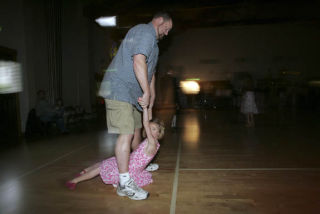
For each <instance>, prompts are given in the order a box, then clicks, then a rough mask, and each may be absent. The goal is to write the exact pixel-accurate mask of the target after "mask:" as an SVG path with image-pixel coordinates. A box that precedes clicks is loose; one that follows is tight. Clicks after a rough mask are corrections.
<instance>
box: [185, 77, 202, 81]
mask: <svg viewBox="0 0 320 214" xmlns="http://www.w3.org/2000/svg"><path fill="white" fill-rule="evenodd" d="M186 80H187V81H200V78H189V79H186Z"/></svg>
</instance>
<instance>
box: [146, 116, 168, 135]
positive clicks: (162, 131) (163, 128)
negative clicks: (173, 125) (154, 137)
mask: <svg viewBox="0 0 320 214" xmlns="http://www.w3.org/2000/svg"><path fill="white" fill-rule="evenodd" d="M150 123H155V124H157V125H158V126H159V140H160V139H162V138H163V136H164V130H165V127H164V122H163V121H162V120H160V119H158V118H154V119H152V120H150ZM142 137H143V138H146V137H147V134H146V130H144V129H143V131H142Z"/></svg>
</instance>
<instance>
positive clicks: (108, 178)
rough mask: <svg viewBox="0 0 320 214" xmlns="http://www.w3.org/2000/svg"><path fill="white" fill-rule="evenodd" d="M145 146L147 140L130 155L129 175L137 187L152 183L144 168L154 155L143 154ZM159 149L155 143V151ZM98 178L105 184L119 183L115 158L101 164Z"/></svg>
mask: <svg viewBox="0 0 320 214" xmlns="http://www.w3.org/2000/svg"><path fill="white" fill-rule="evenodd" d="M146 145H147V139H145V140H144V141H143V142H142V143H140V145H139V147H138V148H137V149H136V150H134V151H133V152H132V153H131V154H130V161H129V174H130V177H131V178H133V179H134V181H135V182H136V184H137V185H138V186H139V187H142V186H145V185H148V184H151V183H152V182H153V180H152V175H151V173H150V172H148V171H146V170H145V168H146V166H147V165H148V163H150V161H151V160H152V159H153V157H154V155H153V156H148V155H146V154H145V153H144V149H145V146H146ZM159 147H160V144H159V143H158V142H157V151H158V149H159ZM157 151H156V152H155V154H156V153H157ZM100 176H101V178H102V180H103V182H104V183H105V184H118V183H119V170H118V165H117V160H116V158H115V157H111V158H108V159H106V160H104V161H102V162H101V165H100Z"/></svg>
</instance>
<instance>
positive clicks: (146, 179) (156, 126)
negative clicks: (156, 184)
mask: <svg viewBox="0 0 320 214" xmlns="http://www.w3.org/2000/svg"><path fill="white" fill-rule="evenodd" d="M143 126H144V133H143V135H144V137H146V139H145V140H144V141H143V142H142V143H140V144H139V147H138V148H137V149H136V150H134V151H133V152H132V153H131V154H130V160H129V174H130V177H131V178H133V180H134V181H135V182H136V184H137V185H138V186H139V187H142V186H145V185H147V184H150V183H152V175H151V173H150V172H148V171H146V170H145V168H146V166H147V165H148V163H149V162H150V161H151V160H152V159H153V157H154V156H155V154H156V153H157V151H158V149H159V147H160V144H159V142H158V140H159V139H161V138H162V137H163V135H164V124H163V123H162V122H160V121H159V120H158V119H154V120H152V121H149V118H148V109H147V107H146V106H143ZM99 174H100V177H101V178H102V180H103V182H104V183H106V184H112V185H113V186H114V187H116V186H117V185H118V183H119V171H118V166H117V162H116V158H115V157H111V158H108V159H106V160H104V161H102V162H100V163H96V164H94V165H92V166H90V167H88V168H86V169H84V170H83V171H82V172H81V173H80V174H79V175H78V176H77V177H75V178H73V179H72V180H70V181H68V182H67V183H66V186H67V187H68V188H69V189H75V187H76V184H77V183H79V182H82V181H86V180H89V179H91V178H94V177H96V176H97V175H99ZM118 194H119V193H118ZM121 196H122V195H121Z"/></svg>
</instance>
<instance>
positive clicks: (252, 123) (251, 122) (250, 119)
mask: <svg viewBox="0 0 320 214" xmlns="http://www.w3.org/2000/svg"><path fill="white" fill-rule="evenodd" d="M249 124H250V127H253V126H254V118H253V113H250V114H249Z"/></svg>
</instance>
